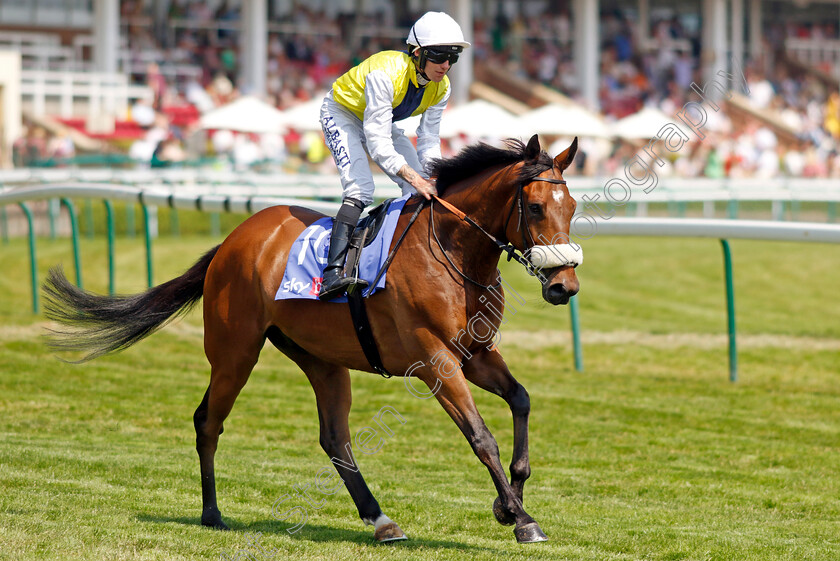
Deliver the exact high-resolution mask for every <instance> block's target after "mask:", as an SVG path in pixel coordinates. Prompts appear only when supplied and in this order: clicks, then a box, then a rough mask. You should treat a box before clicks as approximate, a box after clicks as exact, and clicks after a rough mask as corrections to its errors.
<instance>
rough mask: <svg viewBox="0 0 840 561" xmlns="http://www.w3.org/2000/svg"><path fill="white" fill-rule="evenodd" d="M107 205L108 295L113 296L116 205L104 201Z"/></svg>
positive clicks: (106, 200) (114, 284) (114, 282)
mask: <svg viewBox="0 0 840 561" xmlns="http://www.w3.org/2000/svg"><path fill="white" fill-rule="evenodd" d="M102 202H103V203H104V204H105V222H106V224H107V230H108V234H107V235H108V294H110V295H111V296H113V295H114V294H115V293H116V287H117V284H116V275H115V273H114V237H115V236H114V205H113V204H111V201H109V200H108V199H103V200H102Z"/></svg>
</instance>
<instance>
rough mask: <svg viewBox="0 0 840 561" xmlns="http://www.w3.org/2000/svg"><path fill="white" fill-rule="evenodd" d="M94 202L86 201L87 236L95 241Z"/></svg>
mask: <svg viewBox="0 0 840 561" xmlns="http://www.w3.org/2000/svg"><path fill="white" fill-rule="evenodd" d="M93 229H94V225H93V201H91V200H90V199H85V230H86V232H85V234H86V235H87V237H88V239H93V234H94V232H93Z"/></svg>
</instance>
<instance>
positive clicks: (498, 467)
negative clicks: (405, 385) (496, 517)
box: [416, 368, 548, 543]
mask: <svg viewBox="0 0 840 561" xmlns="http://www.w3.org/2000/svg"><path fill="white" fill-rule="evenodd" d="M438 370H439V369H435V368H427V369H424V371H423V372H422V373H421V372H417V373H416V374H417V375H418V377H420V378H421V379H422V380H423V381H424V382H425V383H426V385H427V386H429V388H430V389H431V390H432V391H433V392H435V397H436V398H437V400H438V401H439V402H440V404H441V406H443V408H444V410H446V412H447V413H449V416H450V417H452V420H454V421H455V424H456V425H458V428H459V429H461V432H462V433H463V434H464V436H465V437H466V438H467V441H468V442H469V443H470V446H471V447H472V449H473V452H475V455H476V456H477V457H478V459H479V460H481V463H483V464H484V465H485V466H487V470H488V471H489V472H490V477H491V478H492V479H493V484H494V485H495V486H496V491H497V492H498V494H499V498H498V501H499V503H500V507H501V509H502V510H503V511H504V512H505V513H506V514H507V515H509V516H510V517H512V518H513V522H514V524H516V527H515V528H514V530H513V533H514V535H515V536H516V540H517V541H518V542H520V543H528V542H540V541H545V540H547V539H548V538H546V536H545V534H544V533H543V531H542V530H541V529H540V526H539V524H537V523H536V521H534V519H533V518H532V517H531V516H530V515H529V514H528V513H527V512H525V508H524V507H523V506H522V501H521V500H520V498H519V497H518V496H517V493H516V492H515V491H514V490H513V487H511V485H510V483H508V480H507V477H506V476H505V470H504V468H503V467H502V462H501V460H500V458H499V446H498V444H496V439H495V438H493V435H492V434H491V433H490V430H489V429H488V428H487V425H485V424H484V419H482V418H481V415H480V414H479V413H478V408H476V406H475V401H474V400H473V397H472V394H471V393H470V389H469V386H468V385H467V381H466V379H465V378H464V373H463V372H462V371H461V370H460V369H457V370H456V371H455V372H451V373H450V372H446V373H445V377H444V376H441V375H440V373H439V372H438Z"/></svg>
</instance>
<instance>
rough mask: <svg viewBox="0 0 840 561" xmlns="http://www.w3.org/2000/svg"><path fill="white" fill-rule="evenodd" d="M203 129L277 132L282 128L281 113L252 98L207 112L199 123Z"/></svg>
mask: <svg viewBox="0 0 840 561" xmlns="http://www.w3.org/2000/svg"><path fill="white" fill-rule="evenodd" d="M199 123H200V125H201V128H203V129H215V130H229V131H238V132H256V133H261V132H279V131H281V130H283V128H284V124H285V122H284V119H283V113H282V112H280V111H279V110H278V109H276V108H275V107H272V106H271V105H269V104H268V103H266V102H264V101H262V100H260V99H258V98H256V97H252V96H247V97H240V98H239V99H237V100H236V101H233V102H231V103H228V104H227V105H223V106H222V107H219V108H218V109H213V110H212V111H208V112H207V113H205V114H204V115H202V116H201V120H200V121H199Z"/></svg>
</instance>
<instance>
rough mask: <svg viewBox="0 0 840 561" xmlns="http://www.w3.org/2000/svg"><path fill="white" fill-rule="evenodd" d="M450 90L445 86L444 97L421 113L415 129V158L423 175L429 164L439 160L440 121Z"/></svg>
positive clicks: (448, 86) (449, 87)
mask: <svg viewBox="0 0 840 561" xmlns="http://www.w3.org/2000/svg"><path fill="white" fill-rule="evenodd" d="M451 91H452V88H451V86H450V85H448V84H447V86H446V95H444V96H443V99H441V100H440V101H439V102H437V103H435V104H434V105H432V106H431V107H429V108H428V109H426V112H425V113H423V117H422V118H421V119H420V125H419V126H418V127H417V157H418V158H420V165H421V166H422V167H423V170H421V171H423V172H424V175H425V170H426V167H427V166H428V164H429V162H431V161H432V160H433V159H435V158H440V119H441V116H442V115H443V110H444V109H446V104H447V102H448V101H449V94H450V93H451Z"/></svg>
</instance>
